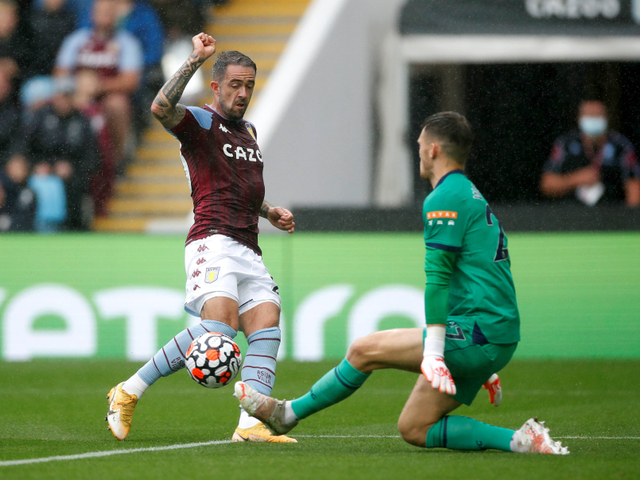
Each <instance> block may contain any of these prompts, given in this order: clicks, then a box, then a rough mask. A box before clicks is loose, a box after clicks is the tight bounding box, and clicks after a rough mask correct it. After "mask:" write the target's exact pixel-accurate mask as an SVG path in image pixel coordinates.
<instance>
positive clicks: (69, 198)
mask: <svg viewBox="0 0 640 480" xmlns="http://www.w3.org/2000/svg"><path fill="white" fill-rule="evenodd" d="M75 91H76V87H75V80H74V79H73V78H70V77H62V78H59V79H57V81H56V94H55V96H54V97H53V100H52V102H51V105H49V106H46V107H44V108H42V109H41V110H39V111H38V112H37V113H36V114H35V115H34V118H33V120H32V121H31V122H30V123H29V124H28V125H27V129H26V135H25V137H26V141H25V153H26V154H27V156H28V157H29V158H30V159H31V162H32V163H33V164H40V163H48V164H49V165H51V167H52V170H53V172H54V173H55V174H56V175H57V176H58V177H60V178H61V179H62V180H63V181H64V187H65V192H66V203H67V213H68V215H67V228H68V229H70V230H87V229H88V228H89V225H90V222H91V215H90V211H91V210H92V209H88V208H87V206H88V205H89V199H88V187H89V182H90V178H91V176H92V175H93V174H94V172H96V171H97V169H98V167H99V166H100V153H99V151H98V144H97V139H96V136H95V134H94V132H93V129H92V127H91V123H90V122H89V120H88V119H87V118H86V117H85V116H84V115H82V114H81V113H80V112H79V111H78V110H77V109H76V108H75V106H74V94H75Z"/></svg>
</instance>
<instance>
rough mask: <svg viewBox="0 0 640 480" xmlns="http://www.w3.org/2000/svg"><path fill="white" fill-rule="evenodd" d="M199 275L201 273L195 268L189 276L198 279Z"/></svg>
mask: <svg viewBox="0 0 640 480" xmlns="http://www.w3.org/2000/svg"><path fill="white" fill-rule="evenodd" d="M201 273H202V272H201V271H200V270H198V269H197V268H196V269H195V270H194V272H193V273H192V274H191V278H196V277H199V276H200V274H201Z"/></svg>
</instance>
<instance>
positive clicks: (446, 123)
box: [422, 112, 475, 165]
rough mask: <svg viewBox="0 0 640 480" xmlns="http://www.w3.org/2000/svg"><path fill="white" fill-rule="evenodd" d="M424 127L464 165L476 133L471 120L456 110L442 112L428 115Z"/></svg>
mask: <svg viewBox="0 0 640 480" xmlns="http://www.w3.org/2000/svg"><path fill="white" fill-rule="evenodd" d="M422 129H423V130H425V131H426V132H427V133H429V134H431V135H434V136H435V137H437V138H438V139H439V140H441V141H442V142H443V143H442V149H443V150H444V151H445V153H446V154H447V155H448V156H449V157H451V158H452V159H453V160H455V161H457V162H458V163H460V165H464V164H465V162H466V161H467V157H469V152H470V151H471V146H472V145H473V140H474V138H475V134H474V133H473V129H472V128H471V124H470V123H469V121H468V120H467V119H466V118H465V117H464V116H463V115H460V114H459V113H456V112H440V113H436V114H435V115H431V116H430V117H427V119H426V120H425V121H424V123H423V124H422Z"/></svg>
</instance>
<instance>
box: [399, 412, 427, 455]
mask: <svg viewBox="0 0 640 480" xmlns="http://www.w3.org/2000/svg"><path fill="white" fill-rule="evenodd" d="M398 431H399V432H400V435H401V436H402V439H403V440H404V441H405V442H407V443H408V444H410V445H414V446H416V447H424V446H425V444H426V438H427V431H428V428H426V429H425V427H424V426H422V425H418V424H416V423H415V422H413V421H411V420H410V419H408V418H406V417H405V416H402V415H401V416H400V419H399V420H398Z"/></svg>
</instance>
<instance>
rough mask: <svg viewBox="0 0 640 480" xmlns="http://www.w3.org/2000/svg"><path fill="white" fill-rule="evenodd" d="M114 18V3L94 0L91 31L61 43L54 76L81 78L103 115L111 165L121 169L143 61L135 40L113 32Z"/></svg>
mask: <svg viewBox="0 0 640 480" xmlns="http://www.w3.org/2000/svg"><path fill="white" fill-rule="evenodd" d="M117 15H118V4H117V0H96V2H95V3H94V6H93V28H83V29H80V30H78V31H76V32H74V33H72V34H71V35H69V36H68V37H67V38H66V39H65V41H64V43H63V44H62V48H61V49H60V53H59V54H58V59H57V61H56V71H55V74H56V77H64V76H70V75H74V74H76V73H78V74H79V73H82V74H83V76H84V78H85V81H84V82H83V84H84V85H88V86H89V88H90V90H91V91H90V92H89V95H90V96H91V97H92V98H93V99H94V100H95V101H97V102H98V103H99V104H100V106H101V108H102V111H103V112H104V116H105V119H106V123H107V129H108V131H109V137H110V142H111V150H112V156H113V159H114V162H115V164H116V165H124V159H125V152H126V147H127V145H128V142H129V141H130V140H131V139H130V137H129V135H130V128H131V96H132V95H133V93H134V92H135V91H136V90H137V89H138V86H139V85H140V78H141V75H142V68H143V57H142V49H141V46H140V42H139V41H138V39H137V38H135V37H134V36H133V35H132V34H130V33H129V32H126V31H124V30H118V29H117V22H118V16H117ZM87 79H88V80H87Z"/></svg>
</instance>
